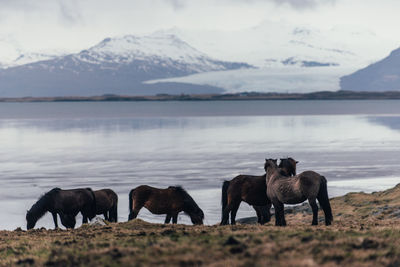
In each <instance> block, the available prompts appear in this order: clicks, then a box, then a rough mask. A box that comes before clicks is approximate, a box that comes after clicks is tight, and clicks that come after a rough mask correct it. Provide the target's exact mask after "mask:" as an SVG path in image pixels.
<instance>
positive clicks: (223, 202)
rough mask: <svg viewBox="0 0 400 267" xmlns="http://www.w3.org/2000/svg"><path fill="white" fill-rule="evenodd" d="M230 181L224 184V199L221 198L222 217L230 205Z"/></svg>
mask: <svg viewBox="0 0 400 267" xmlns="http://www.w3.org/2000/svg"><path fill="white" fill-rule="evenodd" d="M229 184H230V181H224V183H223V184H222V198H221V204H222V217H223V216H224V210H225V208H226V206H227V205H228V187H229Z"/></svg>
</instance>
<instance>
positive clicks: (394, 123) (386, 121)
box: [368, 116, 400, 131]
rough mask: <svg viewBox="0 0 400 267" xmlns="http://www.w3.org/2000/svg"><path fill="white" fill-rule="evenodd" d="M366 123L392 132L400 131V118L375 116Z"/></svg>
mask: <svg viewBox="0 0 400 267" xmlns="http://www.w3.org/2000/svg"><path fill="white" fill-rule="evenodd" d="M368 121H370V122H371V123H374V124H378V125H382V126H385V127H388V128H389V129H392V130H397V131H398V130H400V116H375V117H368Z"/></svg>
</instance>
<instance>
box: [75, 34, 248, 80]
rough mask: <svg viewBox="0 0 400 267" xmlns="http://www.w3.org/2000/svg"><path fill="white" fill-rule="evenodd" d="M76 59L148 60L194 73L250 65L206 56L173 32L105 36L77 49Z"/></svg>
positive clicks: (91, 60) (92, 60)
mask: <svg viewBox="0 0 400 267" xmlns="http://www.w3.org/2000/svg"><path fill="white" fill-rule="evenodd" d="M76 58H77V59H79V60H81V61H83V62H87V63H90V64H107V63H112V64H122V65H123V64H130V63H132V62H134V61H148V62H153V63H154V64H161V65H162V66H165V67H167V66H171V67H178V65H179V64H182V65H183V67H184V68H185V71H188V72H192V73H197V72H206V71H217V70H227V69H232V68H240V67H244V68H247V67H250V66H249V65H248V64H243V63H237V64H236V63H229V62H223V61H218V60H215V59H212V58H210V57H209V56H207V55H206V54H204V53H202V52H200V51H198V50H196V49H195V48H193V47H192V46H190V45H189V44H187V43H186V42H184V41H182V40H181V39H179V38H178V37H177V36H175V35H173V34H160V33H156V34H152V35H148V36H134V35H126V36H123V37H117V38H106V39H104V40H103V41H102V42H100V43H99V44H98V45H96V46H94V47H92V48H90V49H88V50H84V51H82V52H80V53H79V54H78V55H76Z"/></svg>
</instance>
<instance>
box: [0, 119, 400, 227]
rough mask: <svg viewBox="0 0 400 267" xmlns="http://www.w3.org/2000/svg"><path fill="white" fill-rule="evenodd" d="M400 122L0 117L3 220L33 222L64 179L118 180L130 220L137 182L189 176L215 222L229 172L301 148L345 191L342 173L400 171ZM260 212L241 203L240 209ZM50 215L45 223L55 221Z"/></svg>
mask: <svg viewBox="0 0 400 267" xmlns="http://www.w3.org/2000/svg"><path fill="white" fill-rule="evenodd" d="M396 118H397V117H396ZM397 123H398V120H395V119H393V118H392V117H381V116H380V117H373V116H361V115H360V116H358V115H357V116H356V115H342V116H337V115H335V116H262V117H254V116H248V117H231V116H230V117H167V118H160V117H158V118H155V117H153V118H83V119H70V118H64V119H29V120H20V119H19V120H12V119H7V120H0V145H1V147H2V149H1V150H0V162H1V170H2V176H1V178H0V180H1V184H2V186H1V187H0V196H1V198H2V199H1V201H0V209H1V210H4V211H5V213H4V214H5V215H4V216H7V218H10V221H9V222H0V229H3V228H8V229H12V228H15V227H17V226H21V225H25V224H24V215H25V214H24V213H25V211H26V210H27V209H28V208H29V207H30V206H31V205H32V204H33V203H34V201H35V200H36V199H37V198H38V197H39V196H40V195H41V194H42V193H44V192H46V191H48V190H50V189H51V188H53V187H56V186H57V187H61V188H75V187H88V186H90V187H92V188H94V189H100V188H105V187H109V188H113V189H114V190H115V191H116V192H117V193H118V194H119V196H120V207H119V214H120V216H121V217H120V220H126V219H127V213H128V212H127V209H128V201H127V196H128V192H129V190H130V189H132V188H134V187H136V186H138V185H140V184H150V185H153V186H156V187H167V186H169V185H182V186H184V187H185V188H187V189H188V191H189V192H190V193H192V194H193V197H194V198H195V199H196V201H198V202H199V204H200V206H202V208H203V209H204V210H205V212H206V215H207V218H206V219H207V220H208V222H209V223H216V222H217V221H218V220H219V216H220V212H221V211H220V189H219V188H220V186H221V183H222V181H223V180H224V179H231V178H233V177H234V176H236V175H238V174H240V173H245V174H254V175H260V174H262V173H263V168H262V167H263V161H264V158H266V157H274V158H279V157H284V156H292V157H294V158H296V159H298V160H299V161H300V164H299V166H298V170H299V171H300V172H301V171H304V170H308V169H312V170H315V171H318V172H320V173H322V174H323V175H324V176H326V177H327V178H328V180H329V181H332V182H333V183H332V190H333V191H334V192H335V193H334V194H340V192H342V193H343V192H345V191H346V188H345V187H344V186H341V182H339V183H337V182H336V181H350V182H348V183H351V184H352V185H354V186H355V187H354V188H355V189H356V188H357V183H359V180H360V179H361V180H362V179H365V178H374V177H389V176H390V177H392V176H393V177H396V175H397V174H398V173H399V172H400V167H399V166H398V162H397V160H396V159H398V158H399V157H400V149H399V148H400V133H399V132H398V131H397V128H396V127H397V126H395V127H390V126H389V127H387V125H386V124H389V125H397ZM383 125H385V126H383ZM356 179H358V180H356ZM351 180H353V181H358V182H354V183H352V182H351ZM394 180H395V178H394V179H392V180H391V181H394ZM370 184H371V183H370ZM346 186H347V188H353V187H351V186H349V184H346ZM371 187H374V185H373V184H372V185H371ZM141 213H142V218H144V219H148V220H152V221H157V222H162V221H163V218H161V217H157V216H153V215H150V214H148V213H147V212H146V211H144V210H143V211H141ZM253 213H254V212H253V210H252V209H250V208H249V207H248V206H247V204H242V206H241V209H240V211H239V216H249V215H253ZM47 217H49V218H45V219H44V220H43V221H39V225H38V226H41V225H45V226H47V227H52V224H51V218H50V216H47ZM139 217H141V216H139ZM182 220H183V222H186V223H189V222H190V221H189V219H188V218H186V217H184V216H182Z"/></svg>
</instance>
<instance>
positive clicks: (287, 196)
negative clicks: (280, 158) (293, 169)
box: [264, 159, 333, 226]
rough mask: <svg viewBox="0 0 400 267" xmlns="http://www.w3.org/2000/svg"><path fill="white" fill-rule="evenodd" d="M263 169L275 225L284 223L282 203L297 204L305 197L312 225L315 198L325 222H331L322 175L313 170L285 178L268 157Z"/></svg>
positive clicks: (325, 182)
mask: <svg viewBox="0 0 400 267" xmlns="http://www.w3.org/2000/svg"><path fill="white" fill-rule="evenodd" d="M264 169H265V172H266V179H267V182H266V184H267V196H268V198H269V199H270V200H271V202H272V204H273V205H274V209H275V225H277V226H285V225H286V221H285V213H284V204H298V203H302V202H304V201H305V200H307V199H308V202H309V204H310V206H311V209H312V211H313V219H312V225H318V205H317V202H316V199H318V202H319V204H320V205H321V207H322V209H323V211H324V214H325V224H326V225H330V224H331V223H332V220H333V216H332V209H331V205H330V203H329V197H328V189H327V180H326V178H325V177H324V176H322V175H320V174H318V173H316V172H314V171H305V172H302V173H300V174H299V175H296V176H293V177H291V178H290V179H287V178H286V177H284V176H282V174H281V172H280V169H279V168H278V166H277V165H276V162H273V161H271V160H268V159H266V160H265V165H264Z"/></svg>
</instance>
